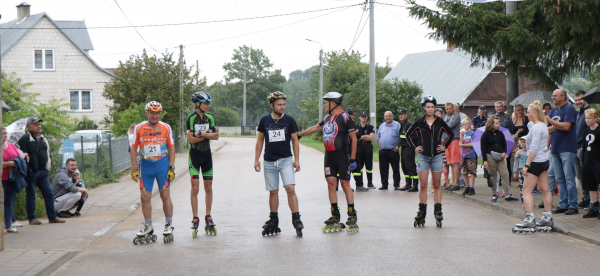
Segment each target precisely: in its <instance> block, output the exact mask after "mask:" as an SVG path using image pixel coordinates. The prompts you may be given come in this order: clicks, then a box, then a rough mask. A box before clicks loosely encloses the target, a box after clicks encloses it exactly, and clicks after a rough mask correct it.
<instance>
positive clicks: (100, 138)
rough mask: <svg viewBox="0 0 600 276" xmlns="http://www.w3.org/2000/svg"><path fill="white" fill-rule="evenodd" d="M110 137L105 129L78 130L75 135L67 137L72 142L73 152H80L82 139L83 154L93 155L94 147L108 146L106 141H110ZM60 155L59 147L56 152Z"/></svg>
mask: <svg viewBox="0 0 600 276" xmlns="http://www.w3.org/2000/svg"><path fill="white" fill-rule="evenodd" d="M110 136H112V132H111V131H110V130H106V129H94V130H78V131H75V133H73V134H71V135H69V139H71V140H73V144H74V148H75V151H79V152H80V151H81V138H82V137H83V153H86V154H95V153H96V146H98V147H100V146H108V140H109V139H110V138H109V137H110ZM96 137H97V138H96ZM96 139H97V141H96ZM96 143H97V145H96ZM62 153H63V148H62V146H61V147H60V149H59V150H58V154H62Z"/></svg>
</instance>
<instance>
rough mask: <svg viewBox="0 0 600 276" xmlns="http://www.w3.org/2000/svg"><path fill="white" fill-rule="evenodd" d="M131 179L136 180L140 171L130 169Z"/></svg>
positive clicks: (138, 178)
mask: <svg viewBox="0 0 600 276" xmlns="http://www.w3.org/2000/svg"><path fill="white" fill-rule="evenodd" d="M131 180H133V181H135V182H138V181H139V180H140V172H138V170H133V171H131Z"/></svg>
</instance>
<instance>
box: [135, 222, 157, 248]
mask: <svg viewBox="0 0 600 276" xmlns="http://www.w3.org/2000/svg"><path fill="white" fill-rule="evenodd" d="M136 235H137V237H135V238H133V244H135V245H138V244H141V243H150V242H151V241H152V242H155V241H156V235H154V228H152V226H151V225H149V224H146V223H144V229H142V230H140V232H137V234H136Z"/></svg>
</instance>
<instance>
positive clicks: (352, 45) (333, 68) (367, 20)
mask: <svg viewBox="0 0 600 276" xmlns="http://www.w3.org/2000/svg"><path fill="white" fill-rule="evenodd" d="M363 13H364V12H363ZM370 17H371V15H368V16H367V19H366V20H365V23H364V24H363V26H362V28H361V29H360V33H358V36H356V34H355V39H354V41H353V42H352V44H351V45H350V48H349V49H348V51H346V52H347V53H350V50H352V47H354V44H356V41H358V39H359V38H360V35H361V34H362V31H363V30H364V29H365V26H366V25H367V22H369V18H370ZM361 20H362V16H361ZM360 23H361V22H358V26H359V27H360ZM356 31H357V32H358V29H356ZM346 61H348V58H346V59H344V60H343V61H342V62H340V64H338V65H337V66H335V67H330V66H325V67H330V68H325V70H327V71H333V70H335V69H337V68H338V67H340V66H342V64H344V62H346Z"/></svg>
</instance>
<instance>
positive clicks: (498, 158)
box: [490, 151, 502, 161]
mask: <svg viewBox="0 0 600 276" xmlns="http://www.w3.org/2000/svg"><path fill="white" fill-rule="evenodd" d="M490 154H492V157H493V158H494V160H496V161H502V154H501V153H498V152H495V151H491V152H490Z"/></svg>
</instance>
